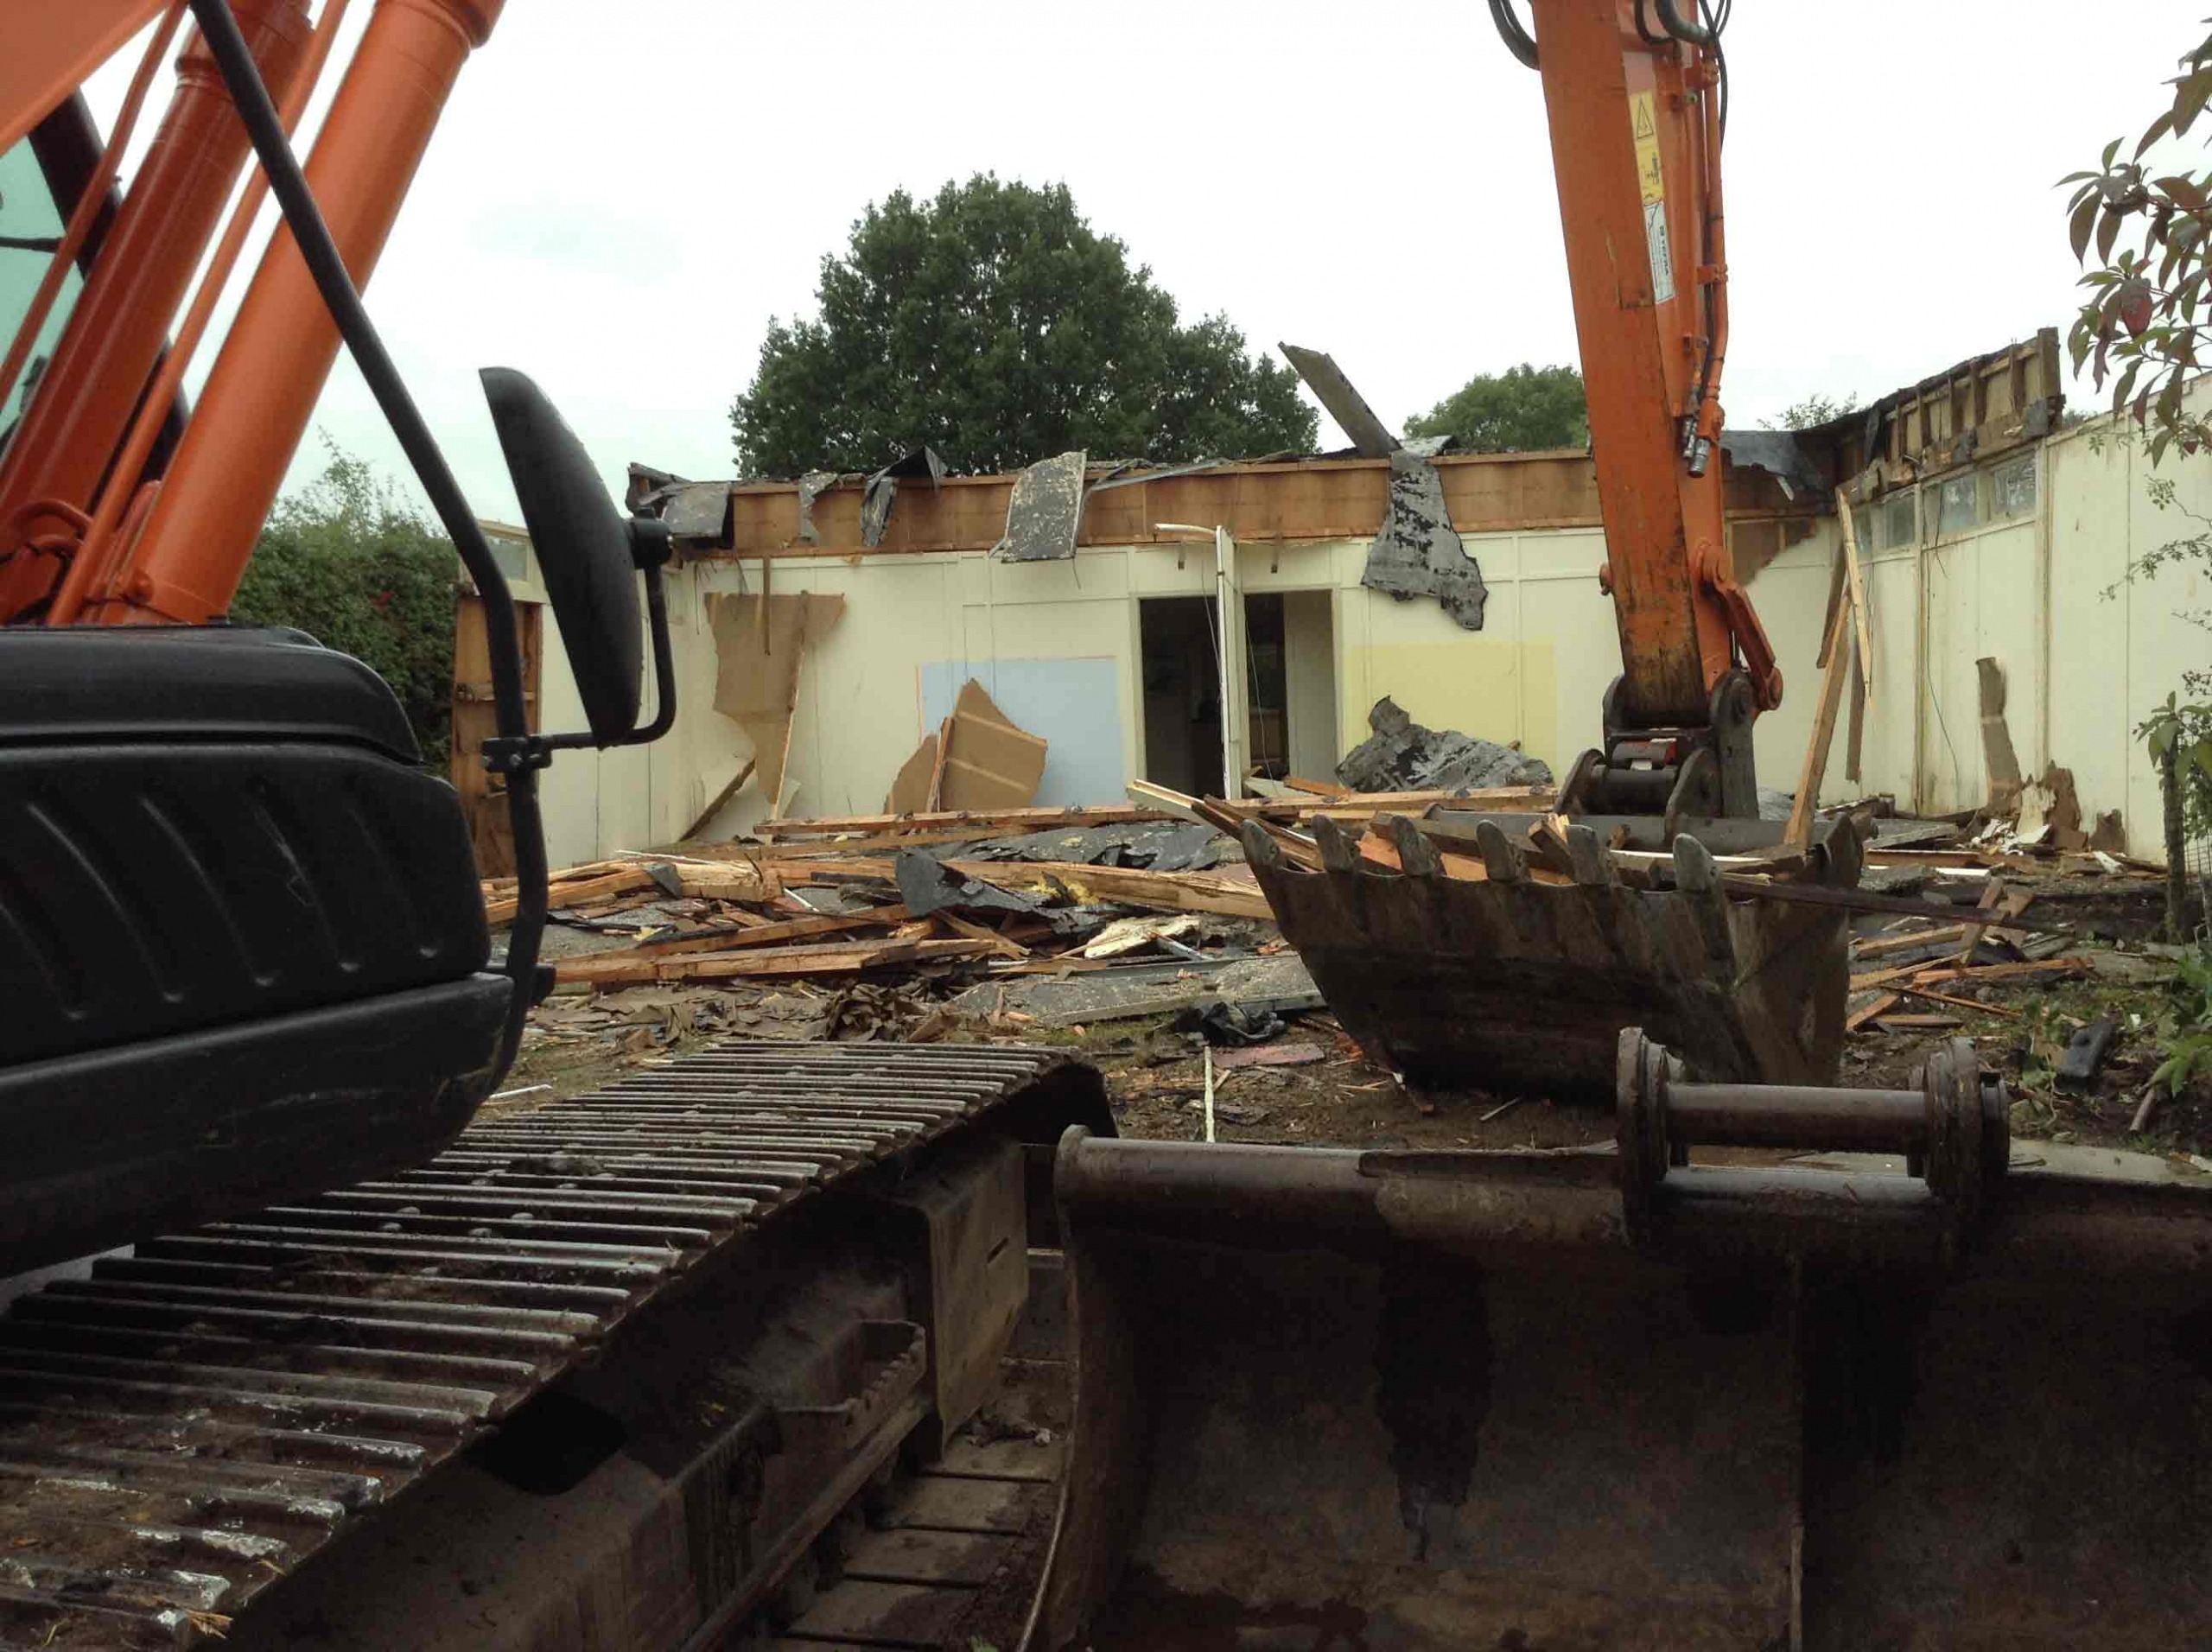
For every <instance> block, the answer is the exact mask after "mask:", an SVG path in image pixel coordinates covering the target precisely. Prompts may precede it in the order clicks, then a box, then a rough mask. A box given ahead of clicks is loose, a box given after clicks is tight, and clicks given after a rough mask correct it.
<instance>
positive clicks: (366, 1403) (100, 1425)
mask: <svg viewBox="0 0 2212 1652" xmlns="http://www.w3.org/2000/svg"><path fill="white" fill-rule="evenodd" d="M1070 1065H1071V1064H1069V1063H1067V1062H1066V1061H1065V1058H1061V1057H1059V1056H1057V1055H1054V1054H1052V1053H1051V1052H1044V1051H1038V1050H1026V1049H1015V1048H1006V1047H991V1048H976V1047H974V1046H959V1045H935V1046H906V1047H898V1048H887V1047H885V1046H881V1045H851V1044H845V1045H836V1044H832V1045H791V1044H729V1045H721V1046H719V1047H717V1048H715V1049H713V1050H709V1051H706V1052H701V1053H698V1054H696V1055H692V1056H689V1057H685V1058H681V1059H678V1060H677V1061H674V1062H671V1063H670V1064H666V1065H664V1066H661V1067H658V1068H655V1069H652V1070H650V1071H645V1072H641V1073H639V1075H637V1076H635V1077H631V1078H627V1079H625V1080H623V1081H622V1082H620V1083H617V1084H615V1085H613V1086H612V1087H610V1088H608V1089H607V1090H601V1091H599V1092H597V1093H596V1094H594V1095H592V1096H582V1097H579V1098H576V1099H575V1100H573V1101H568V1102H558V1103H556V1104H554V1105H551V1106H549V1107H546V1108H544V1109H540V1110H538V1111H536V1112H532V1113H528V1114H524V1115H504V1116H490V1115H487V1116H485V1117H483V1118H480V1120H479V1121H477V1122H476V1123H474V1124H473V1125H471V1126H470V1127H469V1128H467V1130H466V1131H464V1132H463V1133H462V1134H461V1137H460V1138H459V1139H458V1140H457V1141H455V1142H454V1146H453V1147H451V1148H450V1149H449V1150H448V1151H447V1152H445V1153H441V1154H439V1155H438V1156H437V1157H436V1158H435V1159H434V1160H430V1161H429V1163H427V1164H425V1165H423V1166H421V1167H420V1168H418V1169H415V1170H411V1171H408V1172H404V1173H402V1174H399V1175H397V1176H394V1177H391V1178H390V1179H384V1180H378V1181H370V1182H363V1183H359V1184H357V1185H353V1186H351V1187H346V1188H341V1189H338V1190H335V1191H331V1192H328V1193H325V1194H321V1195H320V1196H318V1197H316V1198H309V1199H302V1200H300V1201H298V1202H296V1203H295V1204H289V1205H283V1206H279V1207H275V1208H272V1209H270V1210H263V1211H259V1212H257V1213H255V1214H254V1215H252V1216H251V1217H246V1218H245V1219H242V1220H239V1221H236V1222H226V1223H214V1224H211V1225H209V1226H207V1227H204V1228H200V1229H194V1230H193V1231H191V1232H188V1233H181V1234H175V1235H170V1236H166V1237H162V1238H159V1239H155V1240H151V1241H149V1242H144V1243H143V1244H140V1245H138V1246H137V1247H136V1249H135V1253H134V1254H132V1255H114V1256H110V1257H105V1258H102V1259H100V1260H99V1261H98V1262H96V1263H95V1264H94V1265H93V1268H92V1276H91V1277H90V1278H88V1279H83V1280H58V1281H55V1282H54V1283H50V1284H48V1285H47V1286H46V1287H44V1288H43V1289H41V1290H39V1291H37V1292H35V1293H32V1294H29V1295H27V1296H24V1297H22V1298H20V1299H18V1300H16V1303H15V1304H14V1306H13V1308H12V1310H11V1311H10V1313H9V1314H8V1316H7V1317H6V1318H3V1319H0V1647H7V1646H16V1645H23V1646H41V1647H43V1646H93V1645H98V1646H189V1645H194V1644H197V1643H200V1642H201V1641H203V1640H204V1639H207V1638H208V1637H211V1636H215V1635H217V1634H219V1632H220V1630H222V1628H223V1627H224V1625H225V1623H226V1620H227V1619H228V1618H229V1617H231V1615H232V1614H233V1613H235V1612H236V1611H238V1610H239V1609H240V1608H241V1607H242V1606H243V1605H245V1604H246V1603H248V1602H249V1601H250V1600H251V1598H252V1597H253V1596H254V1595H255V1594H256V1593H257V1592H258V1591H260V1590H261V1589H262V1588H264V1587H265V1586H266V1585H269V1584H270V1583H271V1582H273V1581H275V1580H277V1579H279V1578H281V1577H282V1576H283V1574H284V1573H287V1572H289V1570H291V1568H292V1567H293V1566H296V1565H297V1564H298V1563H299V1562H300V1561H301V1560H304V1559H305V1558H306V1557H307V1556H308V1555H309V1554H312V1553H313V1552H314V1551H315V1550H316V1549H318V1548H319V1547H321V1546H322V1545H323V1544H324V1543H326V1542H327V1541H330V1540H331V1539H332V1538H333V1537H334V1536H335V1535H337V1534H339V1533H340V1532H341V1531H342V1530H343V1529H345V1528H346V1525H347V1523H348V1522H349V1521H352V1520H353V1519H355V1518H357V1517H358V1516H359V1515H363V1514H365V1513H366V1512H368V1511H370V1510H372V1509H375V1508H376V1507H378V1505H379V1504H381V1503H385V1502H386V1501H388V1500H389V1499H390V1498H391V1497H392V1496H394V1495H395V1494H397V1492H399V1491H400V1490H404V1488H405V1487H406V1486H408V1485H409V1484H411V1483H412V1482H414V1481H415V1480H416V1479H417V1478H419V1477H421V1476H422V1475H423V1474H424V1473H426V1472H427V1471H429V1470H430V1469H432V1468H434V1467H435V1465H437V1464H439V1463H440V1462H442V1460H444V1459H445V1458H448V1457H450V1456H452V1455H453V1454H454V1452H457V1451H459V1450H461V1448H462V1447H463V1446H465V1445H467V1444H468V1443H469V1442H470V1441H471V1439H474V1437H475V1436H477V1435H478V1434H479V1433H481V1432H482V1431H483V1430H484V1429H485V1428H486V1426H490V1425H493V1424H495V1423H497V1422H498V1421H499V1419H501V1418H502V1417H504V1416H505V1415H506V1414H508V1413H509V1412H511V1411H512V1410H513V1409H514V1407H516V1406H518V1404H520V1403H521V1402H522V1401H524V1400H526V1399H527V1398H529V1397H530V1396H531V1395H532V1394H534V1393H536V1392H537V1391H538V1390H539V1389H540V1388H543V1386H544V1385H545V1384H546V1383H548V1382H550V1381H551V1380H552V1379H553V1378H554V1377H556V1376H558V1375H559V1374H560V1373H561V1372H562V1371H563V1369H566V1368H567V1367H569V1365H571V1364H573V1363H575V1362H576V1361H578V1360H579V1359H581V1358H583V1357H586V1356H588V1354H589V1353H590V1352H591V1351H592V1350H594V1348H595V1347H596V1346H597V1345H598V1344H601V1342H602V1341H603V1340H604V1339H605V1338H606V1337H607V1335H608V1334H609V1332H611V1331H613V1330H614V1328H615V1327H616V1326H617V1325H620V1323H621V1322H622V1321H624V1320H625V1319H626V1318H628V1317H629V1316H630V1315H632V1313H634V1312H636V1311H637V1310H638V1309H639V1307H641V1306H644V1305H645V1303H646V1302H648V1301H649V1300H651V1299H652V1298H653V1297H654V1296H655V1295H657V1294H658V1293H659V1292H661V1291H662V1290H663V1289H664V1287H668V1286H670V1285H671V1283H673V1282H675V1281H676V1280H678V1279H680V1278H681V1277H682V1276H683V1275H684V1274H687V1273H688V1272H690V1270H692V1269H694V1268H696V1267H697V1266H698V1265H699V1264H700V1263H702V1261H706V1260H707V1259H708V1258H709V1257H710V1256H712V1255H715V1253H716V1252H717V1251H719V1250H721V1249H723V1248H724V1247H726V1246H727V1245H728V1244H729V1243H730V1242H732V1241H734V1240H736V1239H738V1238H740V1237H741V1236H744V1235H746V1234H747V1232H748V1231H750V1230H752V1229H756V1228H758V1227H759V1226H760V1224H761V1223H765V1222H767V1221H770V1220H772V1219H774V1218H775V1217H779V1215H780V1214H781V1213H782V1212H784V1211H785V1210H788V1209H790V1208H791V1207H792V1206H793V1205H794V1204H798V1203H799V1202H801V1201H803V1200H804V1199H805V1198H807V1197H808V1196H809V1195H810V1194H814V1193H817V1192H819V1191H821V1190H823V1189H824V1188H826V1187H829V1186H830V1185H834V1184H836V1182H837V1181H838V1180H839V1179H841V1178H844V1177H847V1176H849V1175H852V1174H854V1173H855V1172H860V1171H862V1170H865V1169H867V1168H868V1166H872V1165H875V1164H878V1163H880V1162H881V1161H882V1160H886V1159H887V1158H888V1157H890V1156H892V1155H894V1154H897V1153H900V1152H901V1151H902V1150H903V1149H906V1148H909V1147H913V1146H915V1145H917V1144H919V1143H922V1142H924V1141H929V1140H931V1139H932V1138H934V1137H937V1136H939V1135H942V1134H944V1133H945V1132H946V1131H948V1130H950V1129H952V1128H956V1127H957V1126H959V1125H961V1124H963V1123H964V1122H967V1121H970V1120H973V1119H976V1117H978V1116H979V1115H982V1113H984V1112H985V1111H987V1110H989V1109H994V1108H995V1107H997V1106H999V1105H1001V1104H1002V1103H1004V1102H1007V1101H1009V1100H1012V1099H1015V1098H1017V1097H1019V1096H1023V1095H1025V1094H1033V1093H1035V1092H1036V1089H1037V1087H1038V1086H1039V1083H1040V1082H1042V1081H1046V1080H1048V1079H1049V1078H1050V1077H1051V1075H1052V1074H1053V1073H1055V1072H1058V1071H1065V1070H1067V1069H1068V1068H1069V1067H1070Z"/></svg>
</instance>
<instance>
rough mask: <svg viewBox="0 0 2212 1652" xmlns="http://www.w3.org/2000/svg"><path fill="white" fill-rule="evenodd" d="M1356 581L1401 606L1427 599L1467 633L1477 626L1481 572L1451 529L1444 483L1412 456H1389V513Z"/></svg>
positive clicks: (1483, 596) (1485, 591) (1485, 594)
mask: <svg viewBox="0 0 2212 1652" xmlns="http://www.w3.org/2000/svg"><path fill="white" fill-rule="evenodd" d="M1359 582H1360V583H1361V584H1362V585H1364V586H1366V587H1367V588H1369V589H1370V590H1375V591H1387V592H1389V594H1391V595H1392V596H1394V597H1395V598H1397V599H1398V600H1400V601H1401V602H1404V601H1408V600H1411V599H1413V598H1414V597H1416V596H1433V597H1434V598H1435V599H1436V600H1437V601H1438V602H1439V603H1440V604H1442V605H1443V608H1444V612H1445V613H1448V614H1450V615H1451V616H1452V619H1456V620H1457V621H1459V624H1461V625H1462V626H1465V627H1466V628H1467V629H1468V630H1469V631H1480V630H1481V629H1482V628H1483V605H1484V602H1485V601H1486V600H1488V599H1489V595H1490V592H1489V588H1487V587H1486V586H1484V583H1483V571H1482V569H1481V568H1480V566H1478V564H1477V562H1476V561H1475V559H1474V558H1473V557H1472V556H1469V555H1468V554H1467V550H1466V547H1465V545H1464V544H1462V543H1460V540H1459V530H1458V529H1456V528H1454V527H1453V526H1452V511H1451V508H1450V507H1449V506H1448V505H1446V504H1445V502H1444V479H1443V478H1442V477H1441V476H1440V475H1439V474H1438V473H1437V470H1436V467H1435V466H1434V465H1433V464H1431V463H1430V462H1429V461H1427V460H1426V459H1424V458H1422V457H1421V455H1420V454H1410V453H1406V452H1402V451H1401V452H1398V453H1394V454H1391V455H1390V504H1389V510H1388V511H1386V512H1385V513H1384V515H1383V527H1382V530H1381V531H1379V532H1378V533H1376V536H1375V540H1374V543H1372V544H1370V545H1369V546H1368V548H1367V571H1366V572H1365V573H1363V574H1362V575H1360V576H1359Z"/></svg>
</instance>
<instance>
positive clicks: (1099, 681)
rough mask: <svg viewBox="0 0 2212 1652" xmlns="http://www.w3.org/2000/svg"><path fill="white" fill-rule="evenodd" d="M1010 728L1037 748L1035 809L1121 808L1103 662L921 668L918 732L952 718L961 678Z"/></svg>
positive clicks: (945, 663)
mask: <svg viewBox="0 0 2212 1652" xmlns="http://www.w3.org/2000/svg"><path fill="white" fill-rule="evenodd" d="M969 677H974V678H975V679H976V681H977V682H978V683H982V685H983V691H984V692H985V693H987V694H988V695H989V696H991V699H992V701H993V702H995V704H996V705H997V707H998V708H999V709H1000V710H1001V711H1002V712H1004V713H1005V714H1006V715H1007V716H1008V717H1009V718H1011V719H1012V720H1013V721H1014V725H1015V726H1016V727H1017V728H1025V729H1027V730H1028V731H1029V733H1031V734H1034V735H1036V736H1037V737H1038V738H1039V740H1043V741H1045V743H1046V751H1045V773H1044V778H1042V779H1040V780H1039V782H1038V784H1037V801H1038V803H1039V804H1081V803H1122V802H1124V801H1126V799H1125V797H1124V796H1123V793H1122V786H1123V785H1124V784H1125V777H1124V776H1123V774H1122V693H1121V675H1120V671H1119V670H1118V668H1117V667H1116V663H1115V662H1114V661H1113V660H1112V659H1111V658H1095V659H1002V660H975V661H969V660H934V661H931V662H930V663H929V664H925V665H924V666H923V667H922V727H923V728H936V727H937V726H938V724H940V723H941V722H943V721H944V720H945V719H946V718H947V717H949V716H950V715H952V702H954V701H955V700H957V699H958V698H959V697H960V690H961V689H962V687H963V685H964V684H965V683H967V681H968V679H969Z"/></svg>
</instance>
